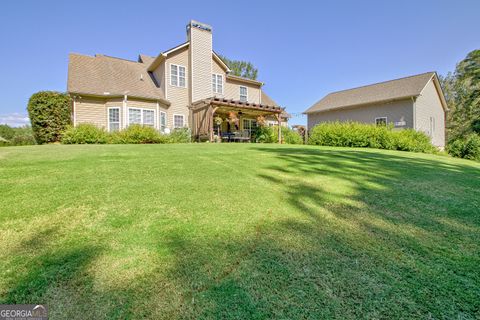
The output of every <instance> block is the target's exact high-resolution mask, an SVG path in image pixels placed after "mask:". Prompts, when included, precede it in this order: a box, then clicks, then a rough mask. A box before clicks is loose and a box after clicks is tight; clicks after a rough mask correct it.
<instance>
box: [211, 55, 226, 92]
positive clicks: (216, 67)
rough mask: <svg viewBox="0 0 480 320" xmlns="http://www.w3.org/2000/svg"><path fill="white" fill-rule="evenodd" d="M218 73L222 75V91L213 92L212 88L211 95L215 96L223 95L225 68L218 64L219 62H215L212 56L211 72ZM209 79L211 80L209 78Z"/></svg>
mask: <svg viewBox="0 0 480 320" xmlns="http://www.w3.org/2000/svg"><path fill="white" fill-rule="evenodd" d="M213 73H215V74H220V75H222V76H223V93H214V92H213V89H212V96H216V97H225V81H226V79H225V78H226V75H227V74H226V72H225V70H224V69H223V68H222V67H221V66H220V64H219V63H218V62H217V60H215V59H213V58H212V74H213ZM210 81H211V80H210Z"/></svg>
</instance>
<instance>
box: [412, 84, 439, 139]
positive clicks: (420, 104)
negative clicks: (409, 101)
mask: <svg viewBox="0 0 480 320" xmlns="http://www.w3.org/2000/svg"><path fill="white" fill-rule="evenodd" d="M415 129H416V130H418V131H422V132H425V133H426V134H427V135H428V136H429V137H431V139H432V143H433V145H435V146H437V147H441V148H443V147H445V111H444V110H443V107H442V102H441V100H440V96H439V92H438V91H437V88H436V87H435V84H434V79H432V80H430V81H429V82H428V83H427V85H426V86H425V88H424V89H423V90H422V92H421V94H420V96H419V97H418V98H417V101H416V102H415Z"/></svg>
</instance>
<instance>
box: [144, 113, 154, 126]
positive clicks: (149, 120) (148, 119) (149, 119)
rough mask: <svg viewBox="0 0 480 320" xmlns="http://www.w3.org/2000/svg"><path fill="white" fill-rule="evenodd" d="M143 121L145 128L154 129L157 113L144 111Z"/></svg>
mask: <svg viewBox="0 0 480 320" xmlns="http://www.w3.org/2000/svg"><path fill="white" fill-rule="evenodd" d="M142 111H143V121H142V124H143V125H144V126H148V127H153V126H154V125H155V111H153V110H148V109H143V110H142Z"/></svg>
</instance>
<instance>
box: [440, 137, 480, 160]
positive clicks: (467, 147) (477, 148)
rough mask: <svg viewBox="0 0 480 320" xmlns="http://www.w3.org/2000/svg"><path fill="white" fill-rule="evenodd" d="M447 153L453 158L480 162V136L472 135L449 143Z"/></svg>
mask: <svg viewBox="0 0 480 320" xmlns="http://www.w3.org/2000/svg"><path fill="white" fill-rule="evenodd" d="M447 151H448V153H449V154H450V155H451V156H454V157H458V158H465V159H471V160H480V135H478V134H476V133H471V134H469V135H467V136H465V137H463V138H458V139H456V140H453V141H451V142H449V144H448V146H447Z"/></svg>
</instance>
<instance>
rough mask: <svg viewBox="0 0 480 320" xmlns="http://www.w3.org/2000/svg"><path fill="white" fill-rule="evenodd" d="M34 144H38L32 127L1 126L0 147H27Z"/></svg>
mask: <svg viewBox="0 0 480 320" xmlns="http://www.w3.org/2000/svg"><path fill="white" fill-rule="evenodd" d="M32 144H36V142H35V138H34V137H33V132H32V127H30V126H23V127H16V128H12V127H10V126H9V125H6V124H5V125H0V146H25V145H32Z"/></svg>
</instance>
